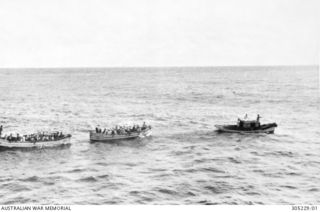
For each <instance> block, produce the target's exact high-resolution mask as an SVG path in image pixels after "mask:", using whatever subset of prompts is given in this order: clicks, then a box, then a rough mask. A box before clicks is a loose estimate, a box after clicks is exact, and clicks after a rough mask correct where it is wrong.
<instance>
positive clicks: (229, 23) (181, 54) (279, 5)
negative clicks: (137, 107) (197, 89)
mask: <svg viewBox="0 0 320 212" xmlns="http://www.w3.org/2000/svg"><path fill="white" fill-rule="evenodd" d="M319 11H320V1H319V0H28V1H26V0H0V67H61V66H62V67H80V66H86V67H88V66H94V67H105V66H216V65H218V66H220V65H287V64H288V65H291V64H292V65H295V64H318V63H319V58H320V56H319V44H320V43H319V38H320V33H319V27H320V25H319V22H320V21H319V20H320V12H319Z"/></svg>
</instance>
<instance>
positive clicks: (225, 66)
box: [0, 64, 319, 69]
mask: <svg viewBox="0 0 320 212" xmlns="http://www.w3.org/2000/svg"><path fill="white" fill-rule="evenodd" d="M231 67H232V68H235V67H247V68H250V67H319V64H299V65H217V66H215V65H212V66H209V65H208V66H206V65H201V66H60V67H58V66H56V67H50V66H43V67H0V69H87V68H95V69H104V68H115V69H117V68H231Z"/></svg>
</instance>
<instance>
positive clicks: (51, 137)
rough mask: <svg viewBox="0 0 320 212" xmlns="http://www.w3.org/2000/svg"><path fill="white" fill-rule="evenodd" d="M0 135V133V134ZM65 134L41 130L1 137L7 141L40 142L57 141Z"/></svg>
mask: <svg viewBox="0 0 320 212" xmlns="http://www.w3.org/2000/svg"><path fill="white" fill-rule="evenodd" d="M0 136H1V135H0ZM65 137H66V135H64V134H63V133H62V132H50V133H46V132H41V133H36V134H31V135H20V134H19V133H17V134H16V135H12V133H11V134H10V135H8V136H7V135H5V136H4V137H2V139H4V140H7V141H9V142H32V143H34V142H41V141H58V140H61V139H63V138H65Z"/></svg>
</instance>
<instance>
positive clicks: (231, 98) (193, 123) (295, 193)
mask: <svg viewBox="0 0 320 212" xmlns="http://www.w3.org/2000/svg"><path fill="white" fill-rule="evenodd" d="M245 113H247V114H248V115H249V116H251V117H252V118H255V116H256V114H257V113H259V114H260V115H261V116H262V117H263V118H262V120H261V121H262V122H263V123H265V122H277V124H278V128H277V129H276V131H275V134H272V135H240V134H219V133H217V132H215V127H214V125H215V124H227V123H235V122H236V120H237V118H238V117H242V116H243V115H244V114H245ZM319 118H320V117H319V72H318V67H213V68H106V69H104V68H99V69H94V68H82V69H16V70H15V69H2V70H0V124H2V125H4V132H3V133H8V132H20V133H32V132H36V131H38V130H48V129H52V130H63V131H65V132H70V133H72V135H73V137H72V145H71V146H70V147H69V148H55V149H35V150H30V151H21V150H18V151H12V150H6V151H1V152H0V204H320V143H319V137H320V132H319V126H320V121H319ZM143 121H146V122H147V123H149V124H151V125H152V126H153V135H152V137H150V138H145V139H138V140H131V141H121V142H118V143H93V144H91V143H89V134H88V130H90V129H92V128H94V127H95V126H96V125H98V124H99V125H100V126H101V127H104V126H105V127H108V126H109V127H111V126H114V125H115V124H130V123H142V122H143Z"/></svg>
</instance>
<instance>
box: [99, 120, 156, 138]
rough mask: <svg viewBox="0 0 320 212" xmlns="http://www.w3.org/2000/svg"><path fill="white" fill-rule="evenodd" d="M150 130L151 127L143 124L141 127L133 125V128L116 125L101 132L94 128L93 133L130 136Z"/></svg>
mask: <svg viewBox="0 0 320 212" xmlns="http://www.w3.org/2000/svg"><path fill="white" fill-rule="evenodd" d="M147 129H151V126H150V125H149V126H148V125H146V123H145V122H143V124H142V126H140V125H138V124H134V125H133V126H118V125H116V126H115V127H114V128H111V129H106V128H105V129H104V130H102V129H101V128H99V127H96V130H95V132H96V133H101V134H105V135H112V136H114V135H131V134H132V133H140V132H141V131H144V130H147Z"/></svg>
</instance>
